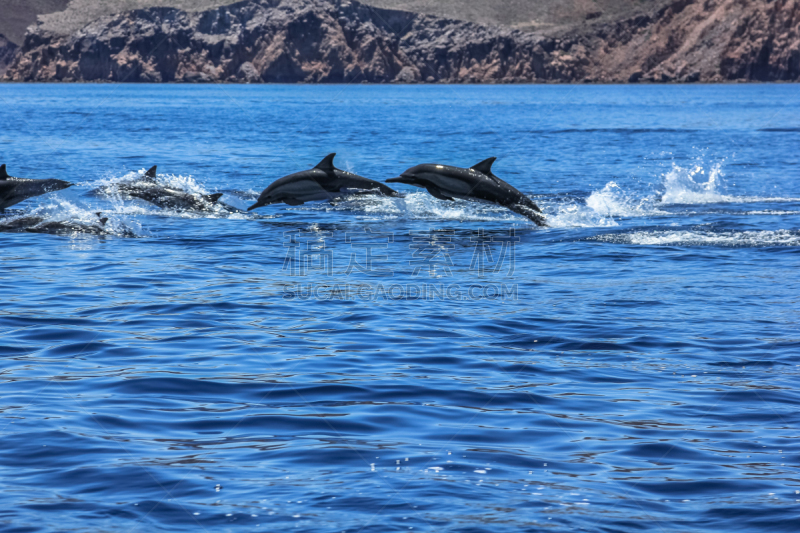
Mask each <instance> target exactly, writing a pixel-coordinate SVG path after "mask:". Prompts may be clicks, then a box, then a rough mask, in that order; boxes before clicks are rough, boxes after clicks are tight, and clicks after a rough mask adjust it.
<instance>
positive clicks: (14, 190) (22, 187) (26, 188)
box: [0, 165, 72, 213]
mask: <svg viewBox="0 0 800 533" xmlns="http://www.w3.org/2000/svg"><path fill="white" fill-rule="evenodd" d="M71 186H72V184H71V183H69V182H66V181H63V180H57V179H46V180H34V179H28V178H15V177H13V176H9V175H8V172H6V166H5V165H0V213H3V212H5V209H6V207H11V206H12V205H15V204H18V203H20V202H22V201H24V200H27V199H28V198H33V197H34V196H40V195H42V194H47V193H49V192H55V191H60V190H62V189H66V188H67V187H71Z"/></svg>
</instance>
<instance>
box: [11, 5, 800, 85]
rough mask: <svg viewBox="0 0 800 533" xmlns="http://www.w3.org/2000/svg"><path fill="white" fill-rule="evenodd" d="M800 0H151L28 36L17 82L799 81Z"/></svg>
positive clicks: (14, 68) (15, 69) (14, 76)
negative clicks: (642, 5)
mask: <svg viewBox="0 0 800 533" xmlns="http://www.w3.org/2000/svg"><path fill="white" fill-rule="evenodd" d="M798 28H800V0H677V1H675V2H673V3H670V4H668V5H667V6H666V7H662V8H660V9H657V10H655V11H653V12H651V13H649V14H642V15H637V16H633V17H628V18H625V19H622V20H618V21H613V22H602V23H595V24H587V25H585V26H582V27H581V28H580V29H579V30H575V29H573V30H571V31H569V32H565V33H563V34H561V35H558V36H543V35H537V34H534V33H525V32H521V31H516V30H511V29H508V28H503V27H490V26H483V25H479V24H475V23H470V22H462V21H456V20H449V19H443V18H438V17H434V16H429V15H421V14H414V13H408V12H403V11H395V10H386V9H377V8H373V7H368V6H366V5H363V4H360V3H358V2H355V1H347V0H327V1H326V0H250V1H245V2H240V3H236V4H232V5H226V6H222V7H218V8H215V9H210V10H207V11H203V12H186V11H182V10H179V9H174V8H150V9H142V10H135V11H128V12H125V13H121V14H118V15H113V16H107V17H102V18H100V19H98V20H96V21H94V22H92V23H90V24H89V25H87V26H85V27H83V28H82V29H80V30H78V31H76V32H74V33H72V34H71V35H66V36H65V35H58V34H55V33H52V32H49V31H47V30H45V29H43V28H41V27H40V28H38V29H36V30H34V31H32V32H29V33H28V35H27V36H26V38H25V42H24V44H23V46H22V47H21V48H20V50H19V52H18V54H17V56H16V59H15V60H14V62H13V63H12V64H11V66H10V67H9V68H8V70H7V72H6V79H7V80H13V81H128V82H169V81H183V82H212V81H217V82H218V81H239V82H286V83H295V82H309V83H358V82H371V83H383V82H392V81H395V82H418V81H423V82H450V83H458V82H484V83H502V82H540V81H557V82H574V81H594V82H627V81H658V82H661V81H672V80H677V81H727V80H797V79H798V77H800V36H799V35H798Z"/></svg>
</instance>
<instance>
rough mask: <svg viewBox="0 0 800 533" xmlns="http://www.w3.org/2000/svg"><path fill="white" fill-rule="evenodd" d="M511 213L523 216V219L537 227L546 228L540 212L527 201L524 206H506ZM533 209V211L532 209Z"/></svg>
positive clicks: (545, 222)
mask: <svg viewBox="0 0 800 533" xmlns="http://www.w3.org/2000/svg"><path fill="white" fill-rule="evenodd" d="M507 207H508V208H509V209H510V210H511V211H513V212H515V213H517V214H520V215H522V216H524V217H525V218H527V219H529V220H531V221H533V223H534V224H536V225H537V226H543V227H545V228H546V227H548V225H547V219H546V218H545V216H544V215H543V214H542V210H541V209H539V206H537V205H536V204H535V203H533V202H532V201H530V200H528V202H526V203H525V204H512V205H509V206H507ZM534 208H535V209H534Z"/></svg>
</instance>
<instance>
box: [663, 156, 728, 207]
mask: <svg viewBox="0 0 800 533" xmlns="http://www.w3.org/2000/svg"><path fill="white" fill-rule="evenodd" d="M705 175H706V169H705V168H703V166H702V165H699V164H698V165H694V166H693V167H691V168H683V167H681V166H679V165H677V164H675V163H673V164H672V169H671V170H670V171H669V172H667V173H666V174H664V175H663V177H662V181H663V186H664V194H662V195H661V198H660V201H661V203H662V204H665V205H666V204H709V203H720V202H735V201H737V199H736V197H734V196H730V195H727V194H723V193H722V192H720V190H719V189H720V187H721V185H722V178H723V177H724V174H723V173H722V164H721V163H716V164H715V165H713V166H712V167H711V169H710V170H709V171H708V179H707V180H706V181H699V178H700V177H701V176H705Z"/></svg>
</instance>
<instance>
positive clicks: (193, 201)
mask: <svg viewBox="0 0 800 533" xmlns="http://www.w3.org/2000/svg"><path fill="white" fill-rule="evenodd" d="M157 169H158V165H154V166H153V167H151V168H150V170H148V171H147V172H145V173H144V176H142V178H141V179H140V180H137V181H133V182H131V183H119V184H114V185H109V186H107V187H102V188H100V189H97V191H96V192H100V193H102V194H105V195H109V194H112V193H115V192H116V193H120V194H124V195H125V196H129V197H132V198H139V199H141V200H144V201H146V202H150V203H151V204H154V205H157V206H158V207H160V208H162V209H175V210H177V211H214V207H215V206H219V207H221V208H222V209H224V210H226V211H229V212H232V213H238V212H240V210H239V209H237V208H235V207H233V206H230V205H228V204H226V203H224V202H220V201H219V199H220V198H221V197H222V193H221V192H220V193H215V194H196V193H189V192H186V191H181V190H178V189H171V188H169V187H165V186H163V185H161V184H160V183H159V182H158V180H157V175H156V171H157Z"/></svg>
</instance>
